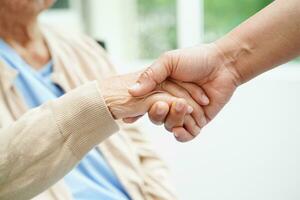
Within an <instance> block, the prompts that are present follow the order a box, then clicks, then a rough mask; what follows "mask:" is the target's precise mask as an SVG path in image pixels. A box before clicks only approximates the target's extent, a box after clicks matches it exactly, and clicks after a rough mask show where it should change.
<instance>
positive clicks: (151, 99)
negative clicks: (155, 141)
mask: <svg viewBox="0 0 300 200" xmlns="http://www.w3.org/2000/svg"><path fill="white" fill-rule="evenodd" d="M52 3H53V2H52V0H1V1H0V27H1V28H0V68H1V69H0V91H1V92H0V113H1V116H0V127H2V128H1V130H0V199H7V200H18V199H31V198H34V199H36V200H39V199H47V200H54V199H55V200H71V199H74V200H82V199H89V200H91V199H105V200H116V199H118V200H129V199H137V200H140V199H147V200H152V199H153V200H154V199H166V200H167V199H170V200H171V199H172V200H174V199H176V197H175V195H174V193H173V191H172V187H171V186H170V184H169V182H168V172H167V169H166V168H165V165H164V164H163V162H162V161H161V160H160V159H159V158H158V157H157V155H156V154H155V153H154V152H153V151H152V150H151V147H150V146H149V144H148V143H147V141H146V140H145V138H144V136H143V135H142V133H141V131H139V130H138V129H137V128H135V127H132V126H129V125H125V124H123V123H119V124H117V123H116V122H115V120H116V119H123V120H124V121H125V122H133V121H135V120H136V119H137V118H138V117H140V116H142V115H143V114H145V113H146V112H149V116H150V119H151V120H152V121H153V122H155V123H161V122H165V127H166V128H167V129H168V130H170V131H172V130H174V128H180V129H181V131H184V132H188V133H189V134H190V135H189V137H194V136H195V135H196V134H197V133H198V132H199V130H200V127H202V126H203V124H202V122H201V120H197V119H201V117H203V116H202V115H203V112H202V109H201V107H200V106H199V104H202V105H205V104H207V103H208V100H207V97H206V96H205V94H204V93H203V92H202V90H201V89H200V88H198V87H196V86H195V85H193V84H188V83H178V82H175V81H172V80H168V81H165V82H164V83H163V84H161V86H160V87H159V88H158V89H157V90H156V91H154V92H152V93H151V94H149V95H147V96H144V97H143V98H134V97H131V96H130V95H129V94H128V92H127V87H128V86H129V85H131V84H133V83H134V82H135V81H136V79H137V77H138V74H130V75H124V76H115V77H111V78H109V77H110V76H111V75H113V74H114V69H113V67H112V66H111V64H110V62H109V61H108V59H107V57H106V55H105V53H104V51H103V50H102V49H101V48H100V47H99V46H98V45H97V43H95V42H94V41H93V40H92V39H90V38H88V37H86V36H83V35H76V34H74V33H70V32H64V31H63V30H57V29H54V28H50V27H45V26H41V25H39V24H38V23H37V16H38V14H39V13H40V12H41V11H42V10H43V9H45V8H47V7H49V6H50V5H51V4H52ZM93 80H95V81H93ZM75 88H76V89H75ZM72 89H74V90H72ZM186 89H188V90H189V91H190V92H187V91H186ZM71 90H72V91H71ZM65 93H66V94H65ZM178 97H180V98H178ZM182 98H184V99H185V101H183V99H182ZM41 104H43V105H41ZM40 105H41V106H40ZM113 133H115V134H114V135H113V136H112V137H109V136H111V135H112V134H113ZM176 136H177V139H178V140H181V141H184V140H187V139H189V138H181V136H180V134H177V135H176ZM108 137H109V138H108ZM100 143H101V145H100Z"/></svg>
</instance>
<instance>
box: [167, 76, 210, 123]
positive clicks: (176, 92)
mask: <svg viewBox="0 0 300 200" xmlns="http://www.w3.org/2000/svg"><path fill="white" fill-rule="evenodd" d="M161 88H162V89H163V90H165V91H167V92H168V93H170V94H171V95H173V96H175V97H178V98H182V99H185V100H186V102H187V104H188V105H190V106H191V107H192V108H193V112H192V116H193V118H194V119H195V121H196V122H197V125H198V126H199V127H201V128H202V127H203V126H205V125H206V123H207V122H206V117H205V114H204V111H203V109H202V107H201V106H200V105H199V104H198V103H197V102H196V101H195V100H194V99H193V98H192V97H191V95H190V94H189V93H188V92H187V91H186V89H184V88H183V87H181V86H179V85H177V84H176V83H174V82H172V81H165V82H163V84H161Z"/></svg>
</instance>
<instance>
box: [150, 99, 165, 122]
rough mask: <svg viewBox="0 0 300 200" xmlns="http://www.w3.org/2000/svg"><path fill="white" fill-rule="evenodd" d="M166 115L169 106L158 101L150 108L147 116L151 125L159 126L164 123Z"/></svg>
mask: <svg viewBox="0 0 300 200" xmlns="http://www.w3.org/2000/svg"><path fill="white" fill-rule="evenodd" d="M168 113H169V104H168V103H166V102H164V101H158V102H156V103H154V104H153V105H152V106H151V108H150V110H149V112H148V116H149V119H150V120H151V122H152V123H154V124H156V125H161V124H163V123H164V122H165V119H166V117H167V115H168Z"/></svg>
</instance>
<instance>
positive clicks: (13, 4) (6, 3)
mask: <svg viewBox="0 0 300 200" xmlns="http://www.w3.org/2000/svg"><path fill="white" fill-rule="evenodd" d="M55 1H56V0H0V7H1V8H2V9H5V10H6V11H10V12H12V13H18V14H27V15H32V14H38V13H40V12H41V11H43V10H45V9H47V8H49V7H50V6H51V5H52V4H53V3H54V2H55Z"/></svg>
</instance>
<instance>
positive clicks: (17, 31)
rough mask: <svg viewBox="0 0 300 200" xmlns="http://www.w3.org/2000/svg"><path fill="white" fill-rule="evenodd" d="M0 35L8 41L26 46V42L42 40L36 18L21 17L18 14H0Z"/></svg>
mask: <svg viewBox="0 0 300 200" xmlns="http://www.w3.org/2000/svg"><path fill="white" fill-rule="evenodd" d="M0 27H1V29H0V37H1V38H2V39H4V40H5V41H6V42H8V43H12V44H14V43H17V44H19V45H21V46H24V47H25V46H26V45H27V44H28V43H31V42H34V41H38V40H42V39H43V37H42V34H41V32H40V30H39V28H38V23H37V18H36V17H33V18H29V19H22V17H18V16H14V17H12V16H9V15H4V16H1V15H0Z"/></svg>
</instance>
